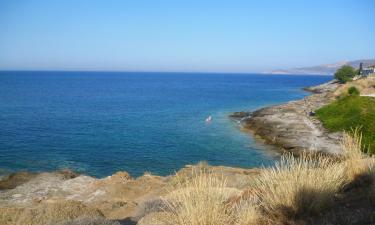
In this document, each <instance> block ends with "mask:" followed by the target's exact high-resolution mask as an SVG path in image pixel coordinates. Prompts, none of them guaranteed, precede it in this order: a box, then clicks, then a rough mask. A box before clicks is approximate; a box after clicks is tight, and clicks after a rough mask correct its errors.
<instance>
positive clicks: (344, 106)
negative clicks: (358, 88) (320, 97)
mask: <svg viewBox="0 0 375 225" xmlns="http://www.w3.org/2000/svg"><path fill="white" fill-rule="evenodd" d="M316 115H317V117H318V118H319V119H320V120H321V121H322V122H323V125H324V126H325V127H326V128H327V129H328V130H330V131H333V132H336V131H343V130H345V131H348V132H350V131H351V130H353V129H355V128H357V127H358V128H359V129H360V130H361V132H362V135H363V137H362V138H363V139H362V141H363V145H364V146H365V149H368V150H369V151H370V153H372V154H374V153H375V98H372V97H361V96H346V97H343V98H341V99H339V100H337V101H335V102H333V103H331V104H329V105H327V106H324V107H322V108H321V109H319V110H317V111H316Z"/></svg>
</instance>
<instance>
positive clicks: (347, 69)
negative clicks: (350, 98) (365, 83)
mask: <svg viewBox="0 0 375 225" xmlns="http://www.w3.org/2000/svg"><path fill="white" fill-rule="evenodd" d="M355 75H356V70H355V69H354V68H353V67H351V66H348V65H345V66H342V67H341V68H340V69H338V70H337V71H336V73H335V78H336V79H337V80H339V82H340V83H346V82H347V81H351V80H352V78H353V77H354V76H355Z"/></svg>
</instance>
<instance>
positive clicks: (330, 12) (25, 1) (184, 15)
mask: <svg viewBox="0 0 375 225" xmlns="http://www.w3.org/2000/svg"><path fill="white" fill-rule="evenodd" d="M374 10H375V1H374V0H329V1H328V0H314V1H311V0H298V1H297V0H295V1H292V0H284V1H276V0H275V1H270V0H262V1H261V0H257V1H256V0H244V1H242V0H236V1H228V0H226V1H224V0H223V1H220V0H212V1H211V0H206V1H205V0H189V1H178V0H158V1H156V0H149V1H146V0H0V70H90V71H91V70H99V71H107V70H108V71H184V72H258V71H266V70H271V69H280V68H281V69H282V68H290V67H300V66H312V65H318V64H325V63H334V62H338V61H343V60H356V59H366V58H375V26H374V25H375V11H374Z"/></svg>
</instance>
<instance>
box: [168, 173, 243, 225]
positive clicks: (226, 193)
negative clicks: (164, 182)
mask: <svg viewBox="0 0 375 225" xmlns="http://www.w3.org/2000/svg"><path fill="white" fill-rule="evenodd" d="M239 192H240V191H239V190H237V189H234V188H228V187H227V186H226V181H225V180H224V179H223V178H222V177H218V176H214V175H212V174H209V173H206V172H204V171H201V172H199V173H197V174H195V175H194V176H193V178H192V179H191V180H187V181H185V182H183V183H180V184H179V187H178V188H177V190H175V191H172V192H171V193H170V194H169V195H168V196H167V197H166V198H165V202H166V205H167V209H166V212H167V216H166V217H165V219H163V221H161V222H162V224H168V225H169V224H170V225H228V224H232V222H233V214H232V210H230V209H228V208H227V207H226V205H225V204H224V202H225V201H226V200H227V199H228V198H229V197H231V196H233V195H236V194H239Z"/></svg>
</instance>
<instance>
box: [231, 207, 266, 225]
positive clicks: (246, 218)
mask: <svg viewBox="0 0 375 225" xmlns="http://www.w3.org/2000/svg"><path fill="white" fill-rule="evenodd" d="M236 217H237V220H236V222H235V223H234V224H235V225H258V224H260V223H262V221H263V220H264V218H263V215H262V214H261V212H260V211H259V209H258V208H257V207H256V206H255V205H254V203H253V202H241V203H240V204H239V205H238V206H237V209H236Z"/></svg>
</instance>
